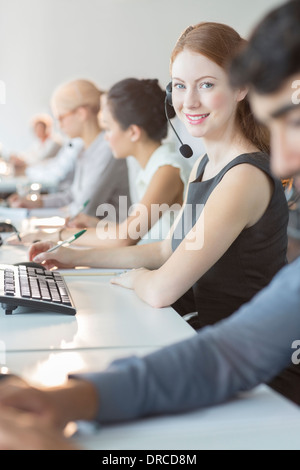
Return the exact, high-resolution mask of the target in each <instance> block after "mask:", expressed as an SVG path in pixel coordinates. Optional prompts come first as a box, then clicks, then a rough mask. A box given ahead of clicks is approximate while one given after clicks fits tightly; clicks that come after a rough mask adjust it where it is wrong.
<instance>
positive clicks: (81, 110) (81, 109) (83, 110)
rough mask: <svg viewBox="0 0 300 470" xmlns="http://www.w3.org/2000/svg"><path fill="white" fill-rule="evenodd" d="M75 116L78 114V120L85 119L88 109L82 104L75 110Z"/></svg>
mask: <svg viewBox="0 0 300 470" xmlns="http://www.w3.org/2000/svg"><path fill="white" fill-rule="evenodd" d="M76 112H77V116H79V119H80V121H85V120H86V118H87V115H88V110H87V108H86V107H84V106H79V107H78V109H77V110H76Z"/></svg>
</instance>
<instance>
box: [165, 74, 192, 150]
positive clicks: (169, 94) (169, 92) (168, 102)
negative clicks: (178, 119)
mask: <svg viewBox="0 0 300 470" xmlns="http://www.w3.org/2000/svg"><path fill="white" fill-rule="evenodd" d="M168 105H169V106H171V107H173V103H172V83H171V82H170V83H168V85H167V87H166V99H165V113H166V118H167V120H168V122H169V124H170V126H171V127H172V129H173V131H174V133H175V135H176V137H177V139H178V140H179V142H180V143H181V147H179V152H180V153H181V155H182V156H183V157H184V158H191V157H192V156H193V150H192V149H191V147H190V146H189V145H188V144H184V143H183V142H182V140H181V138H180V137H179V135H178V134H177V132H176V130H175V128H174V126H173V124H172V123H171V120H170V118H169V113H168Z"/></svg>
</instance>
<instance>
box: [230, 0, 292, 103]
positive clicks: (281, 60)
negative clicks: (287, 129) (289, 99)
mask: <svg viewBox="0 0 300 470" xmlns="http://www.w3.org/2000/svg"><path fill="white" fill-rule="evenodd" d="M299 71H300V0H291V1H288V2H286V3H284V4H283V5H281V6H280V7H278V8H276V9H274V10H272V11H271V12H270V13H269V14H268V15H267V16H266V17H265V18H264V19H263V20H262V21H261V22H260V23H259V24H258V26H257V27H256V28H255V29H254V31H253V32H252V34H251V36H250V39H249V41H248V44H247V45H246V46H245V47H244V48H243V49H242V50H241V51H240V52H239V54H238V55H237V56H236V57H235V58H234V60H233V61H232V64H231V66H230V79H231V83H232V85H233V86H235V87H239V86H243V85H250V86H252V87H253V88H254V89H255V91H256V92H257V93H261V94H265V93H272V92H275V91H277V90H278V89H279V88H280V87H281V86H282V85H283V83H284V81H285V80H286V79H287V78H288V77H290V76H291V75H294V74H296V73H297V72H299Z"/></svg>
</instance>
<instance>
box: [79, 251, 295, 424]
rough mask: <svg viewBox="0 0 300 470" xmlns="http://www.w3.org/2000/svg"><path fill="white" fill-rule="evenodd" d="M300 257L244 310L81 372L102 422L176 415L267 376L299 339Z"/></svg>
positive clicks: (286, 361) (247, 387) (283, 364)
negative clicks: (158, 347) (188, 336)
mask: <svg viewBox="0 0 300 470" xmlns="http://www.w3.org/2000/svg"><path fill="white" fill-rule="evenodd" d="M299 273H300V259H299V260H298V264H297V265H294V266H291V265H290V266H288V267H287V268H285V269H284V270H282V272H281V273H280V274H279V275H278V276H276V278H275V280H274V281H273V282H272V283H271V285H270V286H269V287H267V288H266V289H264V291H262V292H261V293H259V294H258V295H257V296H255V298H254V299H253V300H252V301H251V302H249V303H248V304H246V305H244V306H243V307H242V308H240V309H239V311H238V312H237V313H236V314H235V315H232V316H231V317H230V318H229V319H226V320H224V321H222V322H220V323H219V324H217V325H215V326H213V327H207V328H205V329H203V330H202V331H200V332H199V333H198V334H197V335H195V336H194V337H193V338H191V339H188V340H185V341H183V342H180V343H178V344H175V345H171V346H169V347H166V348H163V349H161V350H158V351H156V352H154V353H152V354H150V355H147V356H145V357H144V358H139V357H131V358H128V359H122V360H120V361H115V362H114V363H112V365H111V366H110V367H109V368H108V370H107V371H105V372H102V373H98V374H80V375H78V378H80V379H83V380H86V381H89V382H91V383H93V384H94V386H95V387H96V388H97V390H98V396H99V403H100V407H99V412H98V414H97V417H96V418H97V420H99V421H100V422H113V421H120V420H130V419H135V418H138V417H142V416H147V415H152V414H161V413H177V412H183V411H188V410H192V409H196V408H200V407H204V406H210V405H214V404H217V403H221V402H224V401H225V400H227V399H230V398H232V397H234V396H235V395H236V394H237V393H238V392H241V391H246V390H250V389H252V388H253V387H255V386H257V385H258V384H260V383H265V382H268V381H269V380H270V379H271V378H272V377H274V376H275V375H277V374H278V373H279V372H280V371H281V370H282V369H283V368H284V367H286V366H287V365H288V364H289V363H290V361H291V355H292V352H293V350H292V349H291V346H292V343H293V341H294V340H297V339H300V315H299V306H300V276H299Z"/></svg>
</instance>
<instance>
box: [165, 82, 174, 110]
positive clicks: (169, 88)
mask: <svg viewBox="0 0 300 470" xmlns="http://www.w3.org/2000/svg"><path fill="white" fill-rule="evenodd" d="M166 96H167V103H168V105H170V106H173V102H172V82H169V83H168V85H167V86H166Z"/></svg>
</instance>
